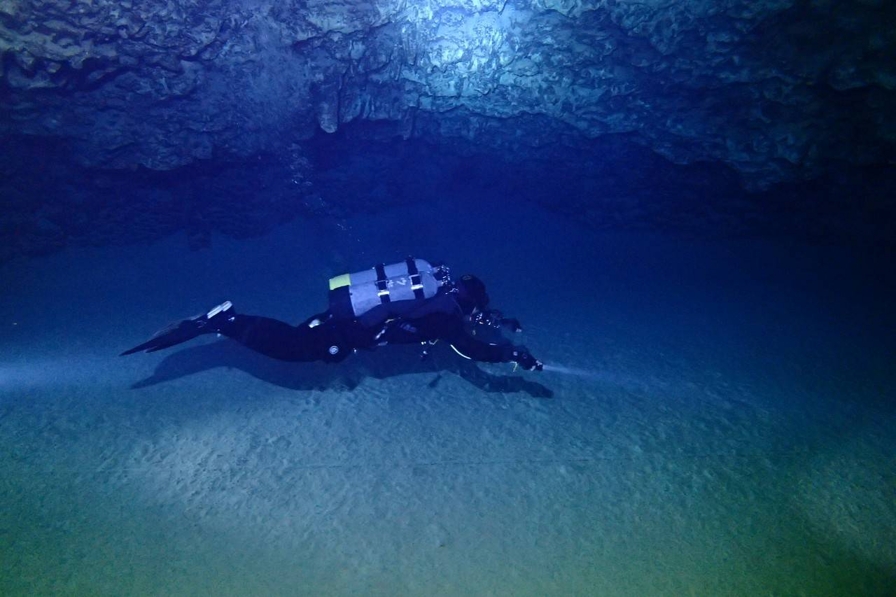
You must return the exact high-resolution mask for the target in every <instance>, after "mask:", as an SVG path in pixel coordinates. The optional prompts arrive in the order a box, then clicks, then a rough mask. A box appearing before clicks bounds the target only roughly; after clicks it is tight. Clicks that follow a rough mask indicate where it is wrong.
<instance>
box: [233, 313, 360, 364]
mask: <svg viewBox="0 0 896 597" xmlns="http://www.w3.org/2000/svg"><path fill="white" fill-rule="evenodd" d="M312 324H314V325H312ZM219 333H221V334H223V335H225V336H227V337H228V338H232V339H234V340H236V341H237V342H239V343H240V344H242V345H243V346H245V347H247V348H250V349H252V350H254V351H256V352H260V353H261V354H263V355H265V356H268V357H271V358H274V359H278V360H281V361H327V362H330V363H335V362H338V361H341V360H343V359H344V358H346V357H347V356H348V355H349V354H351V353H352V349H353V348H354V347H353V346H351V343H350V340H349V335H348V334H346V333H345V330H343V329H341V326H340V325H338V324H337V323H336V322H335V321H333V320H328V321H323V322H320V320H319V319H318V318H311V319H309V320H308V321H306V322H305V323H303V324H300V325H297V326H292V325H289V324H288V323H284V322H282V321H279V320H277V319H271V318H269V317H259V316H257V315H239V314H236V315H234V316H232V317H231V318H229V319H228V321H227V324H226V325H224V326H222V328H221V329H220V331H219Z"/></svg>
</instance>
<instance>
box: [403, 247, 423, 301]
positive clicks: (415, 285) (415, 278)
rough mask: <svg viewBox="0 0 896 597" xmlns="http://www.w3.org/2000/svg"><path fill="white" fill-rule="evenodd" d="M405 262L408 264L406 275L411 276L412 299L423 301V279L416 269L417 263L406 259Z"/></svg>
mask: <svg viewBox="0 0 896 597" xmlns="http://www.w3.org/2000/svg"><path fill="white" fill-rule="evenodd" d="M405 262H406V263H407V264H408V274H410V276H411V290H413V291H414V298H418V299H425V298H426V295H425V294H423V278H422V276H420V270H418V269H417V262H416V261H414V260H413V259H411V258H410V257H408V258H407V259H406V260H405Z"/></svg>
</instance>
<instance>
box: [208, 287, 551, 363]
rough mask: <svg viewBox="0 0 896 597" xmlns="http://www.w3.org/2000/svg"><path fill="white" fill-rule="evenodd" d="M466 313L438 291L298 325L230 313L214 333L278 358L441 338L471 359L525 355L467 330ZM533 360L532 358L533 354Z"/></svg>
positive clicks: (317, 357)
mask: <svg viewBox="0 0 896 597" xmlns="http://www.w3.org/2000/svg"><path fill="white" fill-rule="evenodd" d="M470 328H471V323H470V317H469V316H467V315H465V314H464V313H463V311H462V309H461V307H460V305H459V304H458V302H457V300H456V299H455V296H454V295H453V294H451V293H449V292H446V291H440V292H439V294H437V295H436V296H434V297H432V298H429V299H425V300H421V301H413V302H411V301H401V302H400V303H399V302H395V303H391V304H389V303H386V304H383V305H380V306H377V307H375V308H373V309H371V310H370V311H368V312H367V313H365V314H363V315H362V316H361V317H359V318H357V319H339V318H336V317H334V316H333V315H332V314H331V313H330V312H329V311H327V312H325V313H322V314H320V315H316V316H314V317H311V318H309V319H308V320H307V321H305V322H303V323H301V324H300V325H297V326H292V325H290V324H288V323H285V322H282V321H279V320H276V319H271V318H268V317H259V316H255V315H242V314H235V315H233V316H232V317H230V318H229V320H228V322H227V323H226V325H223V326H221V328H220V329H219V330H217V331H218V332H219V333H221V334H224V335H225V336H227V337H229V338H233V339H234V340H236V341H238V342H240V343H241V344H243V345H245V346H247V347H248V348H251V349H252V350H254V351H256V352H260V353H262V354H264V355H267V356H269V357H272V358H275V359H279V360H282V361H327V362H338V361H341V360H343V359H345V358H346V357H347V356H348V355H350V354H352V352H354V351H355V350H357V349H373V348H375V347H377V346H383V345H386V344H414V343H422V342H429V341H435V340H442V341H444V342H448V343H449V344H451V345H452V346H453V347H454V348H455V349H456V350H457V351H458V352H459V353H461V354H462V355H464V356H466V357H468V358H471V359H473V360H475V361H486V362H491V363H505V362H510V361H519V360H520V357H521V356H525V357H528V358H529V359H531V356H529V354H528V352H527V351H526V349H525V348H522V347H516V346H513V345H512V344H511V343H510V342H507V341H504V342H501V343H490V342H486V341H483V340H479V339H477V338H476V337H475V336H474V335H472V333H471V331H470ZM533 361H534V359H533Z"/></svg>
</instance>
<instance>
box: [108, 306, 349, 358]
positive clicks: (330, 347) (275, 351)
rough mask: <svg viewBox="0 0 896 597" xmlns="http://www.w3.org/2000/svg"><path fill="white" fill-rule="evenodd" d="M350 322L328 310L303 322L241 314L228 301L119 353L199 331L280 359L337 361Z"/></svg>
mask: <svg viewBox="0 0 896 597" xmlns="http://www.w3.org/2000/svg"><path fill="white" fill-rule="evenodd" d="M350 329H351V328H350V324H349V325H346V324H339V323H337V322H336V321H335V320H333V319H332V318H331V317H330V315H329V313H323V314H321V315H317V316H314V317H311V318H309V319H308V320H307V321H305V322H304V323H303V324H301V325H298V326H291V325H289V324H288V323H284V322H282V321H278V320H276V319H271V318H269V317H258V316H255V315H242V314H239V313H237V312H236V310H235V309H234V308H233V305H232V304H231V303H230V301H226V302H224V303H221V304H220V305H218V306H217V307H215V308H213V309H212V310H210V311H209V312H208V313H204V314H202V315H198V316H196V317H193V318H191V319H185V320H183V321H179V322H177V323H175V324H172V325H170V326H168V327H167V328H165V329H164V330H162V331H160V332H158V333H157V334H155V335H154V336H153V337H152V338H150V339H149V340H148V341H146V342H144V343H143V344H140V345H138V346H135V347H134V348H131V349H129V350H126V351H124V352H123V353H121V354H122V355H128V354H134V353H135V352H141V351H145V352H155V351H157V350H162V349H164V348H169V347H171V346H176V345H177V344H181V343H183V342H186V341H188V340H192V339H193V338H195V337H197V336H200V335H202V334H222V335H224V336H227V337H228V338H233V339H234V340H236V341H237V342H239V343H240V344H242V345H244V346H246V347H247V348H250V349H252V350H254V351H256V352H260V353H261V354H263V355H266V356H269V357H271V358H274V359H280V360H282V361H318V360H320V361H328V362H337V361H341V360H343V359H344V358H345V357H347V356H348V355H349V354H351V352H352V350H353V348H354V346H353V341H352V334H350V333H349V331H350Z"/></svg>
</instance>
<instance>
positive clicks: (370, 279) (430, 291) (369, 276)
mask: <svg viewBox="0 0 896 597" xmlns="http://www.w3.org/2000/svg"><path fill="white" fill-rule="evenodd" d="M446 283H448V271H447V268H445V267H443V266H433V265H431V264H430V263H429V262H428V261H426V260H424V259H411V258H408V259H406V260H404V261H402V262H400V263H392V264H389V265H385V264H379V265H377V266H375V267H372V268H370V269H367V270H364V271H360V272H356V273H353V274H342V275H341V276H336V277H335V278H330V312H331V313H332V314H333V316H334V317H336V318H339V319H353V318H357V317H360V316H361V315H363V314H365V313H367V312H368V311H370V310H371V309H373V308H374V307H377V306H379V305H387V309H386V310H387V311H389V312H391V311H395V312H396V313H395V314H399V313H400V312H401V311H404V310H405V307H410V306H412V305H413V301H420V300H424V299H428V298H431V297H434V296H435V295H436V293H437V292H438V291H439V287H441V286H443V285H444V284H446ZM409 301H410V302H411V303H410V304H409V303H408V302H409ZM394 303H398V304H394Z"/></svg>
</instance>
